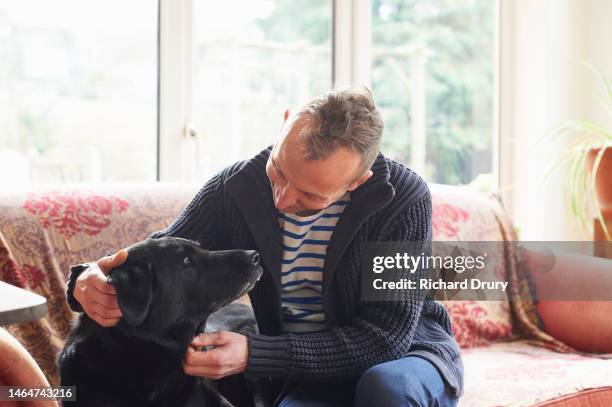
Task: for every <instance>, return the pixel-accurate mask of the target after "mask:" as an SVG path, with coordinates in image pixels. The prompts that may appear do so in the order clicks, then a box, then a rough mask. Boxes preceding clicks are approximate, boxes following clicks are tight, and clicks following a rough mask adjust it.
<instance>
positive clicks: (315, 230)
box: [279, 192, 349, 333]
mask: <svg viewBox="0 0 612 407" xmlns="http://www.w3.org/2000/svg"><path fill="white" fill-rule="evenodd" d="M348 201H349V194H348V192H347V193H346V194H345V195H344V196H343V197H342V198H341V199H340V200H339V201H336V202H335V203H333V204H332V205H330V206H329V207H327V208H325V209H323V210H322V211H320V212H318V213H316V214H314V215H311V216H297V215H296V214H292V213H281V214H280V216H279V223H280V227H281V233H282V241H283V258H282V261H281V286H282V311H283V322H284V328H285V331H286V332H293V333H302V332H317V331H322V330H323V329H324V327H325V313H324V310H323V297H322V289H323V265H324V263H325V254H326V252H327V246H328V245H329V242H330V240H331V236H332V234H333V233H334V229H335V228H336V223H337V222H338V219H339V218H340V215H341V214H342V212H343V211H344V208H345V207H346V205H347V204H348Z"/></svg>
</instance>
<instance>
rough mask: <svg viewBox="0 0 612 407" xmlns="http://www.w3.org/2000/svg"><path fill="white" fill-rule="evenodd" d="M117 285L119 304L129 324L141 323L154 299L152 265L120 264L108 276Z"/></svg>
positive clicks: (110, 281)
mask: <svg viewBox="0 0 612 407" xmlns="http://www.w3.org/2000/svg"><path fill="white" fill-rule="evenodd" d="M108 282H109V283H110V284H112V285H113V287H115V291H116V292H117V304H119V308H120V309H121V313H122V314H123V319H125V321H126V322H127V323H128V324H129V325H140V324H142V322H143V321H144V320H145V318H146V317H147V314H148V313H149V307H150V306H151V300H152V299H153V273H152V271H151V266H150V265H148V264H147V265H146V266H145V265H129V266H120V267H118V268H116V269H114V270H113V271H112V273H111V275H110V276H109V277H108Z"/></svg>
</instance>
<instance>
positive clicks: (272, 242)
mask: <svg viewBox="0 0 612 407" xmlns="http://www.w3.org/2000/svg"><path fill="white" fill-rule="evenodd" d="M270 151H271V148H268V149H266V150H264V151H262V152H261V153H259V154H258V155H257V156H255V157H254V158H252V159H251V160H248V161H242V162H238V163H236V164H234V165H232V166H230V167H227V168H225V169H224V170H223V171H221V172H220V173H219V174H217V175H216V176H214V177H213V178H212V179H211V180H210V181H208V182H207V183H206V184H205V185H204V186H203V187H202V189H201V190H200V191H199V192H198V193H197V195H196V196H195V197H194V199H193V200H192V201H191V203H189V205H188V206H187V207H186V208H185V209H184V210H183V211H182V213H181V214H180V215H179V216H178V217H177V218H176V219H175V221H174V222H173V223H172V224H171V225H170V226H168V227H167V228H166V229H165V230H162V231H159V232H156V233H153V234H152V235H151V236H150V237H151V238H159V237H162V236H178V237H183V238H187V239H193V240H197V241H199V242H200V243H201V245H202V247H205V248H207V249H210V250H225V249H256V250H258V251H259V252H260V254H261V257H262V263H263V267H264V274H263V276H262V278H261V280H260V281H259V283H258V284H257V285H256V286H255V288H254V289H253V290H252V291H251V292H250V294H249V296H250V298H251V302H252V304H253V309H254V311H255V316H256V318H257V322H258V324H259V329H260V334H259V335H252V336H250V337H249V338H248V346H249V350H248V351H249V353H248V365H247V370H246V375H247V376H249V377H253V378H257V377H270V378H279V379H287V380H291V381H303V380H342V379H355V378H358V377H359V375H360V374H362V373H363V372H364V371H365V370H366V369H368V368H370V367H372V366H374V365H376V364H379V363H383V362H386V361H389V360H394V359H398V358H401V357H404V356H407V355H417V356H420V357H423V358H426V359H427V360H429V361H431V362H432V363H433V364H434V365H435V366H436V367H437V368H438V370H439V371H440V372H441V373H442V375H443V377H444V378H445V380H446V381H447V382H448V383H449V384H450V385H451V386H452V388H453V389H454V391H455V394H456V395H457V396H460V395H461V394H462V393H463V364H462V361H461V357H460V353H459V348H458V346H457V344H456V342H455V341H454V339H453V337H452V331H451V324H450V320H449V316H448V313H447V312H446V310H445V308H444V307H443V306H442V305H441V304H439V303H438V302H436V301H433V300H426V301H423V300H406V301H394V302H372V303H366V302H361V301H360V270H361V264H360V259H361V255H362V253H363V248H364V243H365V242H368V241H412V242H416V241H420V242H425V243H426V244H428V245H429V246H431V194H430V192H429V189H428V187H427V184H426V183H425V182H424V181H423V180H422V178H421V177H419V176H418V175H417V174H416V173H414V172H413V171H411V170H410V169H408V168H406V167H404V166H402V165H401V164H399V163H397V162H395V161H393V160H389V159H387V158H385V157H384V156H383V155H382V154H379V155H378V157H377V159H376V161H375V162H374V164H373V166H372V168H371V169H372V171H373V176H372V177H371V178H370V179H369V180H368V181H366V182H365V183H364V184H362V185H361V186H360V187H358V188H357V189H356V190H355V191H353V192H352V193H351V200H350V202H349V204H348V205H347V207H346V209H345V211H344V213H343V215H342V217H341V218H340V219H339V221H338V224H337V226H336V230H335V231H334V234H333V235H332V238H331V242H330V244H329V246H328V251H327V254H326V258H325V264H324V271H323V301H324V311H325V321H326V325H327V330H326V331H324V332H321V333H309V334H291V333H283V329H282V316H281V300H280V298H281V291H280V280H281V273H280V270H281V267H280V264H281V257H282V248H281V232H280V228H279V224H278V212H277V210H276V208H275V206H274V202H273V199H272V190H271V187H270V182H269V179H268V177H267V175H266V172H265V166H266V161H267V159H268V156H269V154H270ZM76 277H77V275H75V273H72V274H71V276H70V279H69V280H70V281H69V282H68V293H67V295H68V299H69V303H71V304H72V305H73V307H72V308H73V309H74V310H75V311H82V309H81V308H80V307H79V305H78V302H77V301H76V300H74V297H73V295H72V290H73V287H74V282H75V280H76Z"/></svg>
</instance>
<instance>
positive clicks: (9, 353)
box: [0, 328, 58, 407]
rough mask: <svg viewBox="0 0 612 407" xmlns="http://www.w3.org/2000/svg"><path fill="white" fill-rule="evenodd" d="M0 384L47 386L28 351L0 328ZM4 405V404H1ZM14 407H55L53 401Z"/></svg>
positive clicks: (32, 402) (16, 404)
mask: <svg viewBox="0 0 612 407" xmlns="http://www.w3.org/2000/svg"><path fill="white" fill-rule="evenodd" d="M0 355H2V357H0V383H2V385H3V386H22V387H43V386H49V382H48V381H47V379H46V377H45V375H44V374H43V372H42V371H41V370H40V368H39V367H38V364H36V362H35V361H34V359H32V356H30V354H29V353H28V351H27V350H26V349H25V348H24V347H23V346H22V345H21V344H20V343H19V341H17V339H15V338H13V336H12V335H11V334H10V333H8V332H7V331H6V330H5V329H3V328H0ZM2 405H4V404H2ZM7 405H8V404H7ZM14 405H15V406H24V407H25V406H27V407H50V406H55V407H57V406H58V404H57V402H55V401H42V400H40V401H27V402H22V403H15V404H14Z"/></svg>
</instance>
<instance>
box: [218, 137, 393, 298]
mask: <svg viewBox="0 0 612 407" xmlns="http://www.w3.org/2000/svg"><path fill="white" fill-rule="evenodd" d="M271 151H272V147H268V148H266V149H265V150H263V151H261V152H260V153H259V154H257V155H256V156H255V157H253V158H251V159H250V160H248V161H246V163H245V165H244V166H243V167H242V168H241V169H240V170H238V171H237V172H236V173H234V174H233V175H232V176H230V177H229V178H228V179H227V180H226V181H225V187H226V190H227V191H228V193H229V194H230V195H231V197H232V198H233V199H234V200H235V202H236V204H237V205H238V207H239V208H240V211H241V213H242V214H243V216H244V218H245V220H246V222H247V224H248V227H249V229H250V231H251V234H252V236H253V238H254V240H255V244H256V245H257V248H258V250H259V251H260V253H261V256H262V260H263V262H264V264H265V265H266V266H267V268H268V269H269V270H270V272H271V273H272V276H273V278H274V281H275V283H276V285H277V287H278V289H279V291H280V287H281V272H280V270H281V258H282V245H281V244H282V243H281V231H280V226H279V223H278V216H279V213H278V210H277V209H276V207H275V206H274V200H273V193H272V187H271V185H270V180H269V179H268V176H267V174H266V163H267V161H268V157H269V156H270V153H271ZM371 170H372V172H373V175H372V176H371V177H370V178H369V179H368V180H367V181H366V182H364V183H363V184H362V185H360V186H359V187H358V188H356V189H355V190H354V191H352V192H351V200H350V201H349V204H348V205H347V206H346V208H345V210H344V212H343V214H342V216H341V217H340V219H339V220H338V223H337V225H336V230H335V231H334V233H333V235H332V238H331V241H330V244H329V245H328V247H327V254H326V258H325V265H324V272H323V296H324V299H325V298H326V297H327V296H326V295H325V294H326V292H327V290H328V286H329V284H330V283H331V281H332V277H333V273H334V271H335V268H336V265H337V263H338V261H339V260H340V258H341V257H342V254H343V253H344V251H345V249H346V247H347V246H348V244H349V243H350V242H351V241H352V239H353V237H354V236H355V234H356V233H357V231H358V230H359V228H360V226H361V225H362V224H363V222H365V220H366V219H367V218H368V217H370V216H371V215H373V214H374V213H375V212H376V211H378V210H379V209H381V208H383V207H384V206H385V205H387V204H388V203H389V202H390V201H391V200H392V199H393V196H394V195H395V190H394V188H393V186H392V185H391V183H390V182H389V178H390V173H389V164H388V163H387V159H386V158H385V157H384V156H383V155H382V154H381V153H379V154H378V156H377V158H376V160H375V161H374V164H373V165H372V167H371ZM326 302H327V301H326ZM326 305H327V304H326Z"/></svg>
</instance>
